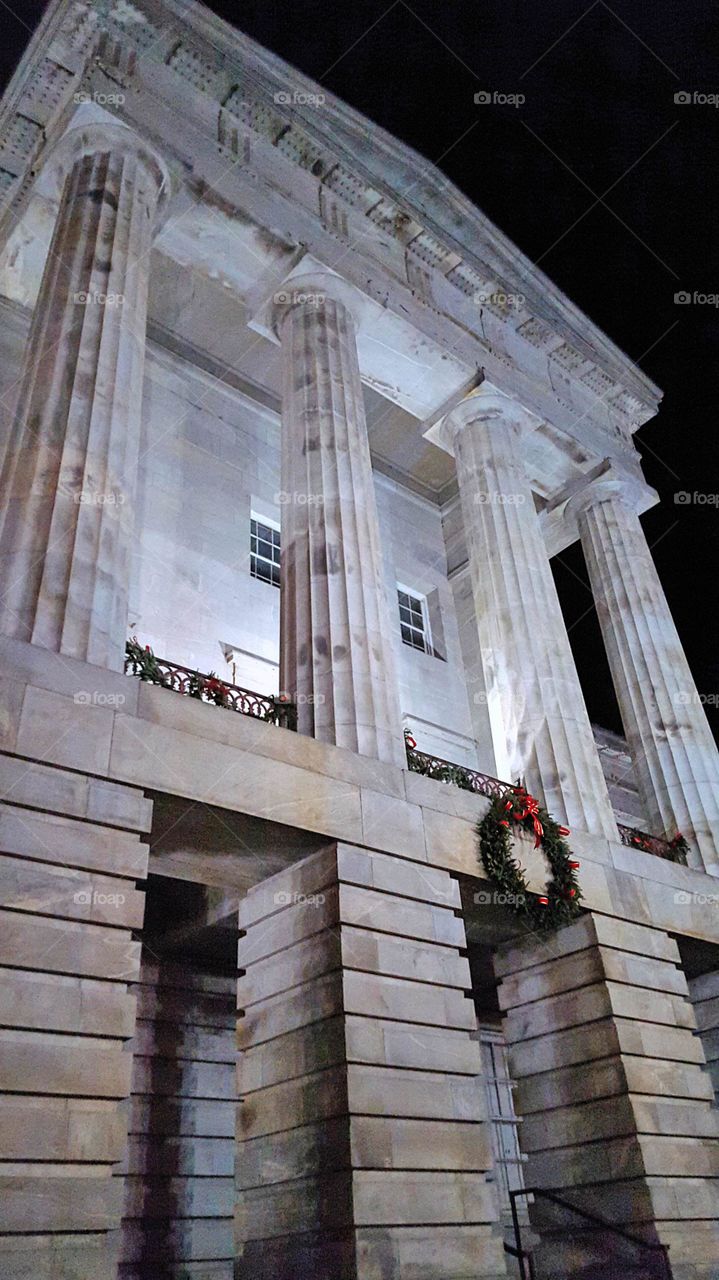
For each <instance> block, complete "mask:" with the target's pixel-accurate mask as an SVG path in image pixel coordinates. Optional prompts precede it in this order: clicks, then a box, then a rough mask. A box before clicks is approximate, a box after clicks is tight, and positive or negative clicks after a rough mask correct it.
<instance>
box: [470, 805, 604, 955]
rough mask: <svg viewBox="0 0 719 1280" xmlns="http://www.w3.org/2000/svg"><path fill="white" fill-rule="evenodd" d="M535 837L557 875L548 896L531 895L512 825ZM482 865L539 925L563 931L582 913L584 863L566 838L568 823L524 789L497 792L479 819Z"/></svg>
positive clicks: (501, 891) (509, 902) (516, 908)
mask: <svg viewBox="0 0 719 1280" xmlns="http://www.w3.org/2000/svg"><path fill="white" fill-rule="evenodd" d="M515 825H516V827H517V828H521V829H523V830H525V831H529V832H531V833H532V834H533V835H534V847H535V849H540V848H541V849H542V851H543V852H544V853H545V854H546V857H547V861H548V863H549V867H550V870H551V873H552V874H551V878H550V880H549V882H548V884H547V887H546V892H545V893H543V894H539V895H536V894H531V893H530V891H529V889H528V887H527V881H526V877H525V874H524V871H523V870H522V867H521V866H520V865H519V863H518V862H517V860H516V858H514V856H513V854H512V836H511V832H512V829H513V828H514V827H515ZM476 830H477V839H478V846H479V856H480V859H481V862H482V866H483V867H484V870H485V872H486V874H487V876H488V878H489V880H490V881H491V883H492V884H493V885H494V887H495V888H496V889H497V890H498V891H499V894H500V895H501V897H500V902H501V901H502V900H503V901H504V902H506V904H507V905H508V906H509V907H511V908H512V910H513V911H514V912H515V914H516V915H518V916H520V917H521V918H523V919H524V920H526V921H527V923H528V924H529V926H530V928H533V929H542V930H547V931H548V930H550V929H559V928H561V926H562V925H565V924H571V922H572V920H576V918H577V916H578V915H579V914H580V912H581V901H582V894H581V890H580V888H579V883H578V880H577V876H576V872H577V870H578V868H579V863H578V862H577V861H576V859H574V858H572V851H571V849H570V848H569V845H568V844H567V842H566V840H565V836H568V835H569V830H568V828H567V827H560V825H559V823H557V822H555V821H554V819H553V818H550V816H549V814H548V813H547V812H546V810H545V809H542V808H541V807H540V805H539V804H538V802H537V801H536V800H535V799H534V796H531V795H529V793H528V792H527V791H525V789H524V787H511V788H508V789H507V791H505V792H504V793H503V794H502V795H499V796H496V797H495V798H494V800H493V801H492V804H491V806H490V808H489V811H488V812H487V813H486V814H485V816H484V817H483V818H482V819H481V820H480V822H478V823H477V828H476Z"/></svg>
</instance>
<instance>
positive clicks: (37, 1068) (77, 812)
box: [0, 711, 151, 1280]
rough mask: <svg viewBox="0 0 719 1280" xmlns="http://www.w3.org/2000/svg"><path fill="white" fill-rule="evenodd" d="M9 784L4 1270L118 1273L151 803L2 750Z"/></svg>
mask: <svg viewBox="0 0 719 1280" xmlns="http://www.w3.org/2000/svg"><path fill="white" fill-rule="evenodd" d="M47 715H48V716H50V712H49V711H48V712H47ZM47 731H49V729H46V732H47ZM55 732H56V735H57V736H58V737H59V736H61V733H62V729H61V727H60V726H58V725H56V726H55ZM0 796H1V797H2V800H3V804H2V807H1V808H0V966H2V969H1V972H0V1027H2V1030H0V1091H2V1095H3V1096H2V1099H1V1100H0V1162H1V1168H0V1275H1V1276H2V1278H3V1280H115V1274H116V1259H117V1236H118V1228H119V1225H120V1215H121V1203H122V1183H121V1181H120V1180H119V1179H118V1178H116V1177H114V1176H113V1174H114V1168H115V1165H116V1163H117V1162H118V1161H119V1160H121V1159H122V1157H123V1154H124V1150H125V1142H126V1118H125V1115H124V1113H123V1105H122V1104H123V1100H124V1099H125V1098H126V1097H127V1095H128V1093H129V1090H130V1070H131V1066H132V1057H131V1054H130V1053H129V1052H128V1042H129V1040H130V1037H131V1036H132V1034H133V1029H134V1020H135V1001H134V998H133V996H132V995H131V994H130V984H131V983H132V982H133V981H134V980H135V979H136V978H137V974H138V968H139V959H140V944H139V942H135V941H133V938H132V931H133V930H135V929H138V928H140V927H141V926H142V919H143V905H144V894H143V892H142V891H141V889H138V888H137V887H136V883H137V882H139V883H140V884H141V883H142V881H143V879H144V877H145V875H146V868H147V846H146V845H145V844H144V843H143V841H142V839H141V835H142V833H143V832H145V831H147V830H148V829H149V826H150V817H151V805H150V803H149V801H147V800H146V799H145V797H144V795H143V794H142V792H141V791H140V790H138V789H136V788H133V787H127V786H123V785H120V784H118V783H113V782H108V781H104V780H101V779H98V778H94V777H91V776H87V775H83V774H80V773H77V772H73V771H70V770H68V769H61V768H53V767H50V766H47V765H45V764H42V763H40V762H33V761H32V760H30V759H21V758H19V757H17V756H10V755H5V754H3V755H0Z"/></svg>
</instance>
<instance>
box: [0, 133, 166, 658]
mask: <svg viewBox="0 0 719 1280" xmlns="http://www.w3.org/2000/svg"><path fill="white" fill-rule="evenodd" d="M60 150H61V153H62V157H63V160H62V163H63V170H64V173H65V177H64V183H63V187H62V195H61V198H60V207H59V212H58V217H57V222H56V225H55V231H54V235H53V239H52V243H51V245H50V252H49V255H48V260H47V264H46V267H45V273H44V275H43V279H42V284H41V287H40V293H39V296H38V300H37V303H36V306H35V312H34V316H33V320H32V325H31V329H30V335H29V338H28V343H27V350H26V354H25V359H24V364H23V369H22V374H21V385H20V391H19V397H18V404H17V410H16V414H15V420H14V425H13V429H12V435H11V438H10V442H9V446H8V450H7V453H6V456H5V462H4V467H3V472H2V481H1V484H0V493H1V494H2V497H1V498H0V501H1V502H2V507H1V508H0V628H1V629H2V630H3V631H4V632H5V633H6V634H9V635H12V636H15V637H17V638H19V639H23V640H30V641H32V642H33V643H34V644H38V645H42V646H44V647H45V648H47V649H51V650H53V651H55V652H56V653H65V654H68V655H71V656H72V657H75V658H82V659H85V660H86V661H88V662H92V663H96V664H97V665H99V666H104V667H110V668H114V669H118V670H121V669H122V664H123V655H124V644H125V638H126V632H127V594H128V565H129V554H130V545H131V539H132V535H133V508H134V493H135V485H136V474H137V460H138V450H139V439H140V410H141V400H142V374H143V365H144V358H145V321H146V312H147V287H148V271H149V254H150V248H151V244H152V237H153V231H154V227H155V223H156V216H157V212H158V204H159V202H160V196H161V192H162V189H163V187H164V186H165V185H166V174H165V171H164V169H163V167H162V166H161V164H160V162H159V161H158V160H157V159H156V157H155V156H154V155H153V154H152V153H151V152H149V151H148V150H147V149H146V148H145V147H144V146H143V144H142V142H141V140H140V139H139V138H138V137H137V136H136V135H135V134H134V133H133V132H132V131H131V130H130V129H127V128H124V127H123V126H121V125H109V126H107V125H88V126H86V127H84V128H83V127H78V128H75V129H73V130H71V131H70V133H69V134H68V135H66V136H65V138H64V139H63V140H62V142H61V143H60Z"/></svg>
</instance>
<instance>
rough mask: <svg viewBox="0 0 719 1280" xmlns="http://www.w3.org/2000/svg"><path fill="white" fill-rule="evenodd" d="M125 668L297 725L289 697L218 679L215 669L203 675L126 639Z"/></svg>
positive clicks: (260, 717) (196, 695) (209, 700)
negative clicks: (157, 655)
mask: <svg viewBox="0 0 719 1280" xmlns="http://www.w3.org/2000/svg"><path fill="white" fill-rule="evenodd" d="M125 672H126V674H127V675H132V676H137V677H138V679H140V680H144V681H146V682H147V683H148V684H156V685H160V686H161V688H163V689H174V691H175V693H182V694H184V696H185V697H186V698H197V699H198V701H200V702H207V703H213V704H214V705H215V706H217V707H226V708H227V709H228V710H229V711H238V712H239V713H240V714H241V715H243V716H252V717H253V718H254V719H255V720H264V721H265V723H267V724H276V725H279V726H280V727H282V728H284V729H296V728H297V708H296V706H295V704H294V703H293V702H291V701H290V700H289V699H287V698H283V697H282V696H281V695H280V697H275V696H274V695H272V694H266V693H256V692H255V691H254V690H253V689H243V688H241V686H240V685H237V684H230V683H228V681H226V680H221V679H220V677H219V676H216V675H215V674H214V672H211V673H210V674H209V675H204V674H203V673H202V672H201V671H194V670H193V669H192V667H183V666H181V665H180V664H179V663H177V662H168V661H167V660H166V659H165V658H156V657H155V655H154V654H153V653H152V652H151V650H149V649H142V648H141V646H139V645H136V644H133V643H129V644H128V645H127V648H126V650H125Z"/></svg>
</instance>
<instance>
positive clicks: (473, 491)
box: [444, 388, 617, 840]
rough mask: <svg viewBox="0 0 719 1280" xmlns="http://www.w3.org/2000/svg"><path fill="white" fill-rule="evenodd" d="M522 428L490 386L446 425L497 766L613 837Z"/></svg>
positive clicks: (574, 823) (566, 816) (560, 813)
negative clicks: (529, 476) (526, 463)
mask: <svg viewBox="0 0 719 1280" xmlns="http://www.w3.org/2000/svg"><path fill="white" fill-rule="evenodd" d="M515 409H519V410H520V412H519V414H518V413H517V412H515ZM523 430H524V427H523V425H522V423H521V408H520V407H519V406H516V407H514V408H513V402H512V401H510V400H509V398H508V397H505V396H504V395H503V394H502V393H496V392H486V391H484V389H483V388H480V389H479V391H478V392H476V393H474V394H473V395H472V396H470V397H468V398H467V399H466V400H465V401H463V402H462V404H460V405H459V406H458V407H457V409H455V410H453V411H452V413H451V414H450V415H449V417H448V419H446V420H445V427H444V433H445V438H449V439H451V443H452V447H453V451H454V454H455V458H456V462H457V478H458V482H459V492H460V500H461V504H462V514H463V520H464V528H465V534H466V539H467V550H468V557H469V567H470V574H471V579H472V590H473V594H474V603H475V612H476V617H477V628H478V632H479V645H480V652H481V658H482V664H483V668H484V675H485V684H486V694H487V709H488V717H489V722H490V728H491V735H492V739H493V742H494V745H495V760H496V767H497V768H498V770H500V776H504V777H507V778H509V779H510V780H513V779H514V778H516V777H518V776H523V777H525V778H526V781H527V785H528V787H529V789H530V790H531V791H533V792H535V793H537V794H538V795H539V796H541V797H542V799H543V800H544V803H545V804H546V807H547V809H548V810H549V812H550V813H551V814H552V815H553V816H554V817H555V818H557V819H558V820H559V821H561V822H565V823H566V824H567V825H568V826H569V827H572V828H574V827H576V828H579V829H581V830H584V831H590V832H595V833H598V834H602V835H605V836H607V837H609V838H613V839H615V840H616V838H617V827H616V822H615V819H614V815H613V813H612V809H611V804H610V801H609V795H608V792H607V787H606V783H605V780H604V775H603V773H602V768H601V764H600V761H599V756H598V753H597V749H596V745H595V743H594V737H593V734H592V728H591V725H590V723H589V717H588V715H587V710H586V707H585V704H584V698H583V696H582V691H581V688H580V685H579V678H578V676H577V671H576V667H575V664H574V659H573V656H572V652H571V649H570V647H569V640H568V638H567V631H566V627H565V625H564V619H563V617H562V612H561V608H560V605H559V599H558V596H557V591H556V588H555V585H554V579H553V577H552V572H551V568H550V565H549V559H548V556H547V551H546V547H545V543H544V538H543V536H542V531H541V529H540V526H539V520H538V517H537V513H536V510H535V506H534V501H533V497H532V491H531V488H530V485H529V482H528V480H527V476H526V473H525V470H524V466H523V464H522V435H523Z"/></svg>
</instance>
